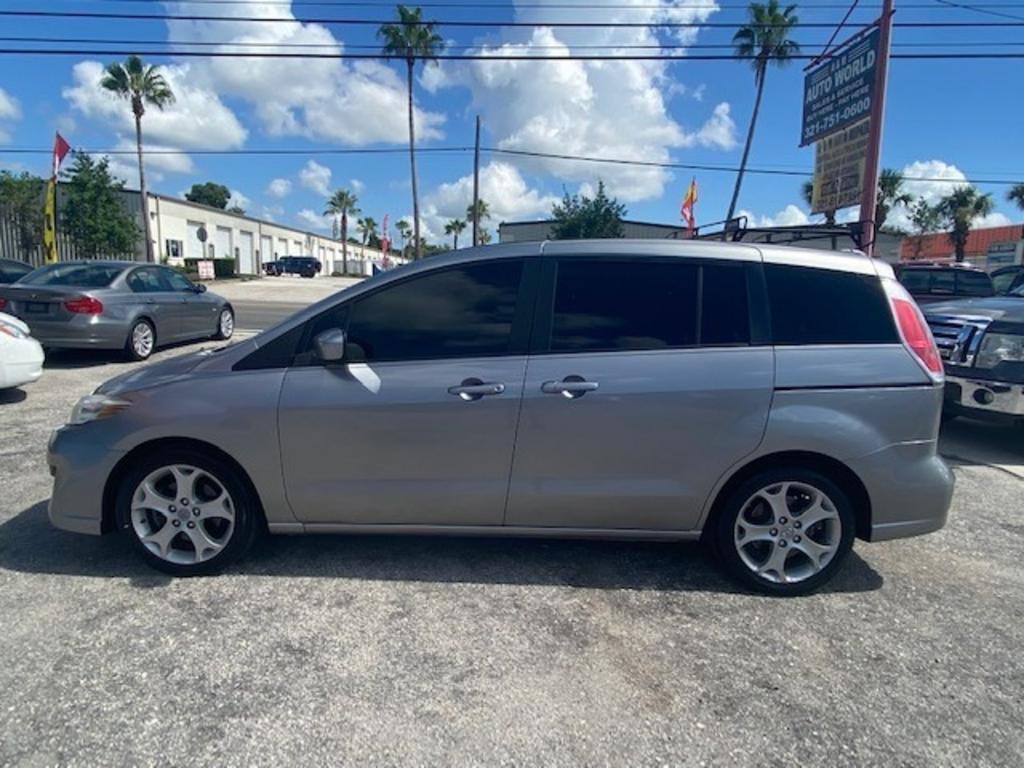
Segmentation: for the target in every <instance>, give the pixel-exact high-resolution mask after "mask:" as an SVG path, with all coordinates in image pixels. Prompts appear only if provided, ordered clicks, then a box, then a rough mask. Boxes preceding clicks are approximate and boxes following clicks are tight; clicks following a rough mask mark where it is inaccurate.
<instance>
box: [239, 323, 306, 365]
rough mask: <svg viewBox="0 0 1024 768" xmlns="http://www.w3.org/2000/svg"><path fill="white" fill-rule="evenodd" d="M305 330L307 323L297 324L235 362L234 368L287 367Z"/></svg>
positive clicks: (292, 359) (293, 357)
mask: <svg viewBox="0 0 1024 768" xmlns="http://www.w3.org/2000/svg"><path fill="white" fill-rule="evenodd" d="M303 331H305V325H297V326H296V327H295V328H292V329H291V330H290V331H288V332H287V333H284V334H281V335H280V336H278V337H277V338H276V339H274V340H273V341H270V342H267V343H265V344H263V345H262V346H260V347H259V349H257V350H256V351H255V352H253V353H252V354H251V355H248V356H247V357H244V358H242V359H241V360H239V361H238V362H237V363H235V365H234V370H236V371H258V370H265V369H267V368H287V367H288V366H290V365H291V364H292V362H293V361H294V359H295V352H296V348H297V347H298V344H299V340H300V339H301V338H302V334H303Z"/></svg>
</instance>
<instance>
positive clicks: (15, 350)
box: [0, 339, 44, 389]
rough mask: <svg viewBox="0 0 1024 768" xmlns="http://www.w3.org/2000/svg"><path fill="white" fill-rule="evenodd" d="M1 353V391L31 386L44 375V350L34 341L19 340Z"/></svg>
mask: <svg viewBox="0 0 1024 768" xmlns="http://www.w3.org/2000/svg"><path fill="white" fill-rule="evenodd" d="M2 346H3V349H2V351H0V389H7V388H8V387H20V386H22V385H24V384H31V383H32V382H34V381H36V380H37V379H38V378H39V377H40V376H42V375H43V358H44V355H43V348H42V347H41V346H40V345H39V342H37V341H35V340H34V339H17V340H14V341H8V342H7V343H5V344H3V345H2Z"/></svg>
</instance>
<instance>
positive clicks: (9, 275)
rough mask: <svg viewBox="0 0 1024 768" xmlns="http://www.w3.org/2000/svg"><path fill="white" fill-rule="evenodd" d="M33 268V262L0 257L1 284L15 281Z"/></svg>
mask: <svg viewBox="0 0 1024 768" xmlns="http://www.w3.org/2000/svg"><path fill="white" fill-rule="evenodd" d="M33 269H34V267H33V266H32V265H31V264H26V263H25V262H24V261H15V260H14V259H0V284H5V283H13V282H14V281H15V280H18V279H19V278H22V277H24V276H25V275H27V274H28V273H29V272H31V271H32V270H33Z"/></svg>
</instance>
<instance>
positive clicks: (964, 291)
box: [895, 264, 996, 304]
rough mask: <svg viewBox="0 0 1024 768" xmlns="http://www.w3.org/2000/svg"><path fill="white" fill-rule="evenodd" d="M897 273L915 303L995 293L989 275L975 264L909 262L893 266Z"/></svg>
mask: <svg viewBox="0 0 1024 768" xmlns="http://www.w3.org/2000/svg"><path fill="white" fill-rule="evenodd" d="M895 272H896V277H897V278H899V281H900V282H901V283H903V287H904V288H906V289H907V292H908V293H909V294H910V295H911V296H913V297H914V300H915V301H917V303H918V304H930V303H932V302H934V301H946V300H947V299H951V298H955V297H959V296H963V297H964V298H986V297H988V296H995V295H996V291H995V288H994V287H993V286H992V278H991V277H989V276H988V275H987V274H986V273H985V272H983V271H981V270H980V269H975V268H974V267H965V266H961V265H958V264H909V265H906V266H902V265H900V266H897V267H895Z"/></svg>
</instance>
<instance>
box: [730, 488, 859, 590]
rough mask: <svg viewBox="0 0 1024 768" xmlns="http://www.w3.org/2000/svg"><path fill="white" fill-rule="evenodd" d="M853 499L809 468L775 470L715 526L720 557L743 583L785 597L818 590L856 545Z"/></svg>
mask: <svg viewBox="0 0 1024 768" xmlns="http://www.w3.org/2000/svg"><path fill="white" fill-rule="evenodd" d="M854 530H855V518H854V512H853V505H852V503H851V502H850V499H849V496H847V494H846V493H845V492H844V491H843V490H842V488H840V487H839V486H838V485H836V483H834V482H833V481H832V480H830V479H829V478H828V477H826V476H825V475H822V474H820V473H818V472H815V471H813V470H808V469H798V468H792V469H785V468H779V469H772V470H767V471H765V472H761V473H758V474H757V475H754V476H753V477H751V478H749V479H748V480H746V481H744V482H743V483H741V484H740V485H739V486H738V487H737V488H736V489H735V490H734V491H733V492H732V493H730V495H729V497H728V499H726V501H725V503H724V505H723V507H722V510H721V513H720V514H719V516H718V518H717V520H716V522H715V531H714V540H715V545H716V549H717V552H718V555H719V559H720V561H721V562H722V564H723V566H724V567H725V568H726V570H727V571H728V572H729V573H730V574H731V575H732V576H734V577H735V578H737V579H738V580H739V581H741V582H743V583H744V584H746V585H748V586H750V587H752V588H753V589H756V590H758V591H760V592H765V593H768V594H773V595H779V596H794V595H804V594H807V593H809V592H813V591H814V590H815V589H817V588H818V587H820V586H821V585H822V584H824V583H825V582H827V581H828V580H829V579H831V578H832V576H833V575H835V572H836V571H837V570H839V568H840V567H842V564H843V561H844V560H845V559H846V557H847V556H848V555H849V553H850V549H851V548H852V547H853V538H854Z"/></svg>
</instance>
